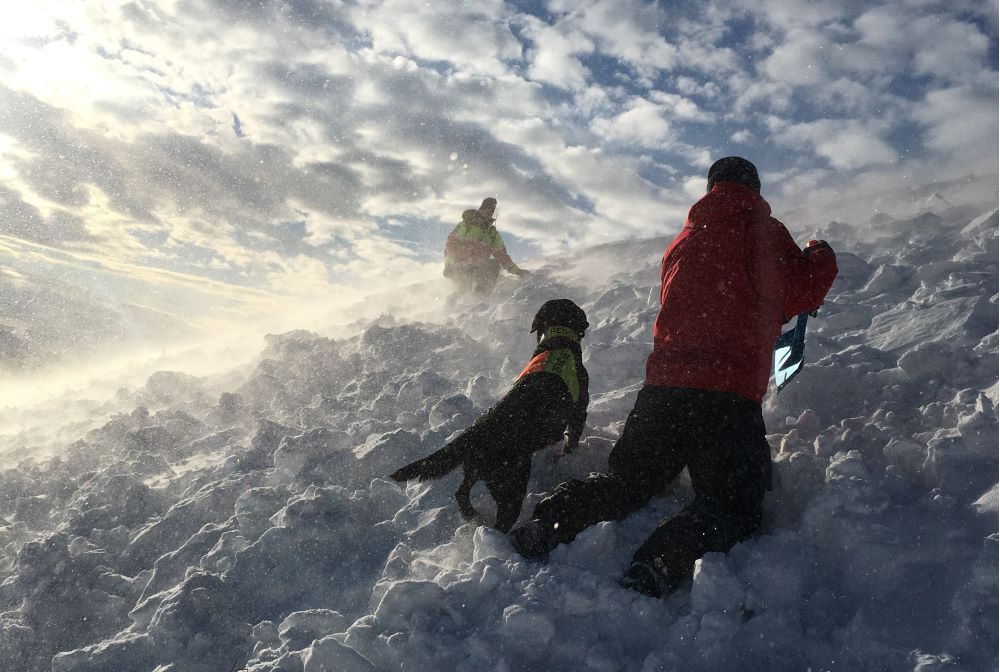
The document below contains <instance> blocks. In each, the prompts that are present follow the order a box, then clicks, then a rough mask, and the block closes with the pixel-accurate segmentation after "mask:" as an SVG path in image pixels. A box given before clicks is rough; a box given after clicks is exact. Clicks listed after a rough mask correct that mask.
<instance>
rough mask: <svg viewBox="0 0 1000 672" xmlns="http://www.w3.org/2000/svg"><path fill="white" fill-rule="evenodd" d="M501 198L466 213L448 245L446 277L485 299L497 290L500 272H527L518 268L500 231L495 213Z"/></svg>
mask: <svg viewBox="0 0 1000 672" xmlns="http://www.w3.org/2000/svg"><path fill="white" fill-rule="evenodd" d="M496 207H497V199H495V198H486V199H484V200H483V204H482V205H480V206H479V209H478V210H466V211H465V212H463V213H462V221H461V222H459V224H458V226H456V227H455V229H454V230H453V231H452V232H451V233H450V234H449V235H448V241H447V242H446V243H445V246H444V277H446V278H448V279H449V280H451V281H452V282H453V283H455V286H456V288H457V289H458V290H459V291H460V292H463V293H467V292H471V293H474V294H477V295H481V296H485V295H486V294H489V293H490V292H491V291H493V287H494V286H495V285H496V284H497V279H498V278H499V277H500V269H501V268H503V269H505V270H506V271H507V272H508V273H513V274H514V275H524V274H525V273H527V271H525V270H523V269H521V268H518V266H517V264H515V263H514V262H513V260H512V259H511V258H510V255H509V254H507V248H506V247H505V246H504V244H503V238H501V237H500V232H499V231H497V229H496V225H495V223H496V220H495V219H493V213H494V212H495V211H496Z"/></svg>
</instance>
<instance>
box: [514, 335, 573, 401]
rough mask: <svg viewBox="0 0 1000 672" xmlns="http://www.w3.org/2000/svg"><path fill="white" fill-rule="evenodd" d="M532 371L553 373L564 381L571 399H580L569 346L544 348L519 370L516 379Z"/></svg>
mask: <svg viewBox="0 0 1000 672" xmlns="http://www.w3.org/2000/svg"><path fill="white" fill-rule="evenodd" d="M532 373H554V374H556V375H557V376H559V377H560V378H562V380H563V382H564V383H566V389H567V390H569V394H570V396H571V397H573V401H574V402H577V401H579V400H580V380H579V378H577V376H576V359H575V358H574V357H573V352H572V351H571V350H570V349H569V348H558V349H556V350H546V351H545V352H542V353H539V354H537V355H535V357H533V358H532V359H531V361H530V362H528V365H527V366H526V367H524V371H521V373H520V375H518V377H517V380H521V379H522V378H524V377H525V376H528V375H531V374H532Z"/></svg>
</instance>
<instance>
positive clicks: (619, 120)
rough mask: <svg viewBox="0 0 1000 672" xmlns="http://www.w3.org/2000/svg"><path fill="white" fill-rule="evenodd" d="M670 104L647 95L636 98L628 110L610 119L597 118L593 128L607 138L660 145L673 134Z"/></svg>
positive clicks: (624, 141) (600, 135) (610, 140)
mask: <svg viewBox="0 0 1000 672" xmlns="http://www.w3.org/2000/svg"><path fill="white" fill-rule="evenodd" d="M666 113H667V108H666V106H664V105H658V104H656V103H652V102H650V101H648V100H646V99H644V98H635V99H633V100H632V102H631V103H629V105H628V107H627V108H626V110H625V111H624V112H622V113H620V114H617V115H615V116H614V117H612V118H610V119H606V118H598V119H595V120H594V121H593V122H592V123H591V128H592V129H593V131H594V133H596V134H597V135H598V137H601V138H603V139H604V140H606V141H608V142H622V143H633V144H636V145H647V146H651V147H657V146H662V145H664V144H665V143H666V142H667V141H668V140H669V139H670V137H671V132H670V123H669V122H668V121H667V119H666V116H665V115H666Z"/></svg>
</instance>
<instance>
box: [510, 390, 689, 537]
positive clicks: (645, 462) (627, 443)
mask: <svg viewBox="0 0 1000 672" xmlns="http://www.w3.org/2000/svg"><path fill="white" fill-rule="evenodd" d="M664 392H665V390H664V388H654V387H646V388H643V389H642V390H641V391H640V392H639V396H638V397H637V399H636V403H635V407H634V408H633V409H632V412H631V413H630V414H629V417H628V419H627V420H626V422H625V428H624V430H622V435H621V437H619V439H618V441H617V442H616V443H615V446H614V448H613V449H612V451H611V454H610V455H609V456H608V464H609V467H610V469H609V471H610V473H607V474H591V475H590V476H588V477H587V478H586V479H583V480H576V479H574V480H571V481H567V482H565V483H562V484H560V485H559V486H557V487H556V489H555V491H554V492H553V493H552V494H551V495H549V496H547V497H545V498H544V499H543V500H542V501H540V502H539V503H538V504H537V505H536V506H535V509H534V511H533V512H532V516H531V517H532V520H531V522H530V524H526V525H525V526H522V527H521V528H516V529H515V530H513V531H512V532H511V540H512V542H513V543H514V547H515V548H516V549H517V550H518V552H520V553H521V554H522V555H524V556H525V557H540V556H543V555H546V554H547V553H549V552H550V551H551V550H552V549H553V548H555V547H556V545H558V544H560V543H568V542H570V541H572V540H573V539H574V538H575V537H576V535H577V534H579V533H580V532H582V531H583V530H584V529H586V528H587V527H589V526H591V525H594V524H595V523H598V522H601V521H604V520H617V519H619V518H624V517H625V516H627V515H628V514H630V513H632V512H634V511H637V510H638V509H640V508H642V507H643V506H645V505H646V503H647V502H648V501H649V500H650V498H651V497H653V496H655V495H657V494H659V493H660V492H661V491H662V490H663V488H664V486H665V485H666V484H667V483H668V482H670V481H671V480H673V479H674V478H676V476H677V474H679V473H680V472H681V470H682V469H683V468H684V462H683V459H682V456H681V454H680V452H678V451H677V450H675V447H674V445H673V441H672V436H671V433H670V428H671V421H670V412H669V404H670V401H669V400H670V395H669V394H665V393H664Z"/></svg>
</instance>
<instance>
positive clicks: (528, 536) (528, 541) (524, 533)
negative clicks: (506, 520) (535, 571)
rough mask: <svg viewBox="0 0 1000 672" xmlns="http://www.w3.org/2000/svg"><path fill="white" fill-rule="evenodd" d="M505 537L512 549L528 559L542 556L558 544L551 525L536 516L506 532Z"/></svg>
mask: <svg viewBox="0 0 1000 672" xmlns="http://www.w3.org/2000/svg"><path fill="white" fill-rule="evenodd" d="M507 538H509V539H510V543H511V544H513V546H514V550H515V551H517V552H518V553H520V554H521V555H522V556H524V557H525V558H527V559H529V560H534V559H537V558H544V557H545V556H547V555H548V554H549V553H550V552H551V551H552V550H553V549H554V548H555V547H556V546H558V545H559V541H558V539H557V538H556V533H555V529H554V528H553V527H552V525H551V524H549V523H546V522H545V521H542V520H538V519H537V518H536V519H534V520H529V521H528V522H526V523H525V524H523V525H518V526H517V527H515V528H514V529H513V530H511V531H510V532H509V533H508V534H507Z"/></svg>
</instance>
